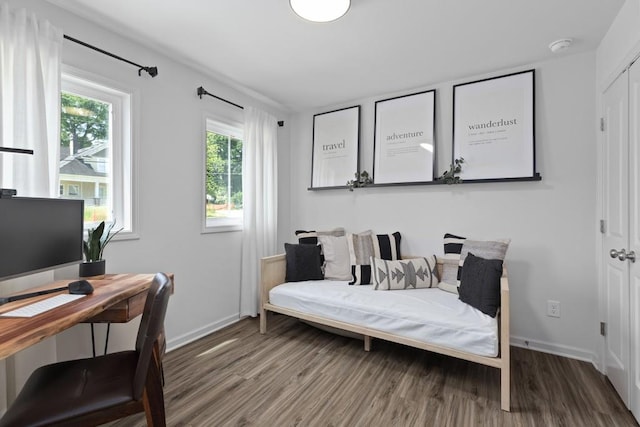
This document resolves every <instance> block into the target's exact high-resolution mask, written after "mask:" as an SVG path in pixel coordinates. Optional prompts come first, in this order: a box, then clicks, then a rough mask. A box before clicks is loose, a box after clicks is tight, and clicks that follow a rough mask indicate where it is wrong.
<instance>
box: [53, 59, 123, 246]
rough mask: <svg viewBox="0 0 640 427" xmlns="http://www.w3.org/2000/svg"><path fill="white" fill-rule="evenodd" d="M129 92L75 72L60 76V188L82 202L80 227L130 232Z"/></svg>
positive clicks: (67, 194)
mask: <svg viewBox="0 0 640 427" xmlns="http://www.w3.org/2000/svg"><path fill="white" fill-rule="evenodd" d="M131 110H132V108H131V93H129V92H127V91H123V90H121V89H119V88H116V87H112V86H111V85H110V84H109V83H105V82H104V81H101V79H100V78H97V77H95V76H87V75H86V74H85V73H82V72H78V71H75V70H74V71H70V72H66V73H64V74H63V76H62V93H61V112H60V187H61V189H66V193H64V191H63V194H62V197H63V198H73V199H83V200H84V209H85V211H84V226H85V228H93V227H95V226H97V225H98V224H99V223H100V221H106V222H113V221H116V227H117V228H121V227H124V230H123V233H121V234H126V233H127V232H132V231H133V212H132V167H131V165H132V148H131Z"/></svg>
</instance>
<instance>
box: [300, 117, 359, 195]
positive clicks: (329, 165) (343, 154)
mask: <svg viewBox="0 0 640 427" xmlns="http://www.w3.org/2000/svg"><path fill="white" fill-rule="evenodd" d="M359 148H360V106H359V105H357V106H354V107H348V108H342V109H340V110H335V111H329V112H326V113H320V114H315V115H314V116H313V153H312V156H313V157H312V160H311V189H318V188H334V187H344V186H346V185H347V181H349V180H350V179H353V175H354V174H355V173H356V172H357V171H358V166H359V165H358V152H359Z"/></svg>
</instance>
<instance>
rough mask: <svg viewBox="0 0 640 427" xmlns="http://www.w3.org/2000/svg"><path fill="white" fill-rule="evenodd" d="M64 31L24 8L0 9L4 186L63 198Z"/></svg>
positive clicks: (0, 139) (0, 157) (1, 181)
mask: <svg viewBox="0 0 640 427" xmlns="http://www.w3.org/2000/svg"><path fill="white" fill-rule="evenodd" d="M62 37H63V35H62V31H61V30H60V29H58V28H55V27H54V26H52V25H51V24H50V23H49V22H48V21H41V20H38V19H37V17H36V16H35V15H34V14H32V13H28V12H27V11H26V10H24V9H20V10H17V11H11V10H10V9H9V6H8V5H7V4H6V3H3V4H2V5H0V146H2V147H9V148H26V149H31V150H34V153H35V154H34V155H28V154H11V153H1V152H0V160H1V161H0V172H1V173H0V187H2V188H14V189H16V190H18V195H19V196H39V197H57V196H58V194H59V190H58V188H57V187H58V163H59V159H58V156H59V154H58V152H59V145H60V143H59V140H60V130H59V129H60V66H61V50H62Z"/></svg>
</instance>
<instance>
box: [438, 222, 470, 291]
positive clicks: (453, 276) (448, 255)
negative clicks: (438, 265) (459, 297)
mask: <svg viewBox="0 0 640 427" xmlns="http://www.w3.org/2000/svg"><path fill="white" fill-rule="evenodd" d="M465 240H466V237H461V236H456V235H455V234H450V233H446V234H445V235H444V257H443V258H442V259H443V262H442V277H441V278H440V283H438V288H440V289H442V290H443V291H447V292H451V293H454V294H457V293H458V265H459V264H460V253H461V252H462V245H463V244H464V241H465Z"/></svg>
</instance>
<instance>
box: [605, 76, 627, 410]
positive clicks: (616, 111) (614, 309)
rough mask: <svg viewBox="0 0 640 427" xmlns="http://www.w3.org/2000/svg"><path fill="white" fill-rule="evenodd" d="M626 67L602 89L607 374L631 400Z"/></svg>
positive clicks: (616, 387)
mask: <svg viewBox="0 0 640 427" xmlns="http://www.w3.org/2000/svg"><path fill="white" fill-rule="evenodd" d="M628 93H629V92H628V73H627V72H625V73H623V74H622V75H621V76H620V77H618V79H617V80H616V81H615V82H614V83H613V85H611V86H610V87H609V89H607V91H606V92H605V93H604V95H603V112H604V119H605V129H604V132H605V138H604V147H603V153H604V183H603V184H604V198H603V204H604V217H605V233H604V239H603V248H602V249H603V251H602V252H603V256H604V263H603V266H604V283H605V295H604V298H605V310H606V314H605V315H606V319H605V321H606V325H607V327H606V336H605V369H606V374H607V377H609V380H610V381H611V383H612V384H613V386H614V387H615V389H616V390H617V391H618V393H619V394H620V397H621V398H622V400H623V401H624V403H625V404H626V405H628V404H629V373H630V369H629V262H628V261H627V260H620V259H619V254H620V253H621V252H622V250H623V249H624V250H625V252H626V251H627V250H628V243H629V197H628V196H629V157H628V156H629V138H628V135H629V133H628V121H627V119H628Z"/></svg>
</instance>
